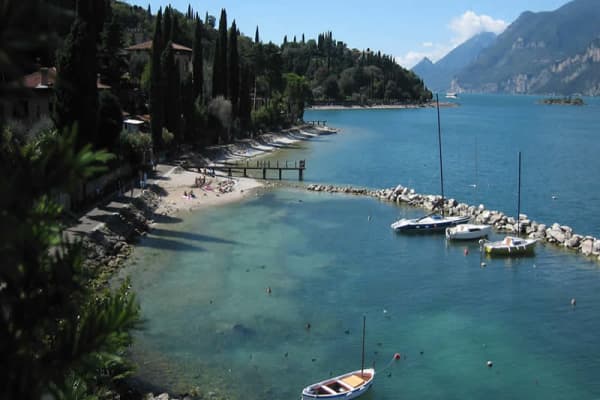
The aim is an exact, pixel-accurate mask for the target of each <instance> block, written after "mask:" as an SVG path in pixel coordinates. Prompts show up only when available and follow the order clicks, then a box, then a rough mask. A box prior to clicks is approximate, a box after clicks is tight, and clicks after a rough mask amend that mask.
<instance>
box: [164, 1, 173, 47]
mask: <svg viewBox="0 0 600 400" xmlns="http://www.w3.org/2000/svg"><path fill="white" fill-rule="evenodd" d="M172 24H173V9H172V8H171V6H170V5H169V6H167V7H165V13H164V15H163V26H162V40H163V43H165V44H166V43H168V42H169V41H170V40H173V36H172V34H173V29H172V27H173V26H172Z"/></svg>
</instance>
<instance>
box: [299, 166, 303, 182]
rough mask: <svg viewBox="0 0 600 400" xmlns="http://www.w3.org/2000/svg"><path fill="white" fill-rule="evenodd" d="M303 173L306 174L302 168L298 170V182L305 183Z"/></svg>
mask: <svg viewBox="0 0 600 400" xmlns="http://www.w3.org/2000/svg"><path fill="white" fill-rule="evenodd" d="M303 172H304V170H303V169H302V168H300V169H299V170H298V180H299V181H303V180H304V176H303Z"/></svg>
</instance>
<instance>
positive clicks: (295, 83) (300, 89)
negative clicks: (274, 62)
mask: <svg viewBox="0 0 600 400" xmlns="http://www.w3.org/2000/svg"><path fill="white" fill-rule="evenodd" d="M285 83H286V86H285V92H284V96H285V99H286V102H287V106H288V115H289V116H290V122H291V123H296V122H297V121H298V120H302V118H303V116H304V107H305V106H306V100H307V99H308V97H309V95H310V89H309V87H308V84H307V83H306V79H304V77H302V76H299V75H296V74H294V73H289V74H285Z"/></svg>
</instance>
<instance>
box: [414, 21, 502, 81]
mask: <svg viewBox="0 0 600 400" xmlns="http://www.w3.org/2000/svg"><path fill="white" fill-rule="evenodd" d="M495 39H496V35H495V34H494V33H491V32H483V33H480V34H478V35H475V36H473V37H472V38H471V39H469V40H467V41H466V42H464V43H463V44H461V45H460V46H458V47H456V48H454V49H453V50H452V51H451V52H449V53H448V54H446V56H444V57H443V58H442V59H440V60H439V61H438V62H436V63H435V64H434V63H433V62H431V60H430V59H428V58H427V57H425V58H424V59H423V60H421V62H419V63H418V64H417V65H415V66H414V67H413V68H412V70H413V72H414V73H416V74H417V75H419V76H420V77H421V78H422V79H423V81H424V82H425V84H426V85H427V87H428V88H429V90H433V91H434V92H444V91H446V90H448V89H449V88H450V83H451V81H452V79H453V78H454V76H455V75H456V74H457V73H458V72H460V71H461V69H463V68H465V67H466V66H467V65H469V64H470V63H471V62H473V61H475V59H476V58H477V57H478V56H479V54H480V53H481V51H482V50H483V49H485V48H486V47H488V46H489V45H491V44H492V43H493V42H494V40H495Z"/></svg>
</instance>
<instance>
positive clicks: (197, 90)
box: [192, 17, 204, 102]
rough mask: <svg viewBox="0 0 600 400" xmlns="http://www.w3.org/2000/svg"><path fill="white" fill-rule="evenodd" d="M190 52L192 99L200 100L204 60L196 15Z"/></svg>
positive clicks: (200, 33) (198, 21) (200, 30)
mask: <svg viewBox="0 0 600 400" xmlns="http://www.w3.org/2000/svg"><path fill="white" fill-rule="evenodd" d="M192 50H193V53H192V74H193V101H196V99H198V97H200V101H201V102H202V98H203V86H204V60H203V54H202V21H200V18H198V17H196V29H195V31H194V45H193V49H192Z"/></svg>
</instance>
